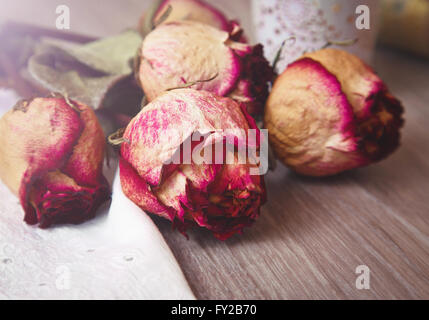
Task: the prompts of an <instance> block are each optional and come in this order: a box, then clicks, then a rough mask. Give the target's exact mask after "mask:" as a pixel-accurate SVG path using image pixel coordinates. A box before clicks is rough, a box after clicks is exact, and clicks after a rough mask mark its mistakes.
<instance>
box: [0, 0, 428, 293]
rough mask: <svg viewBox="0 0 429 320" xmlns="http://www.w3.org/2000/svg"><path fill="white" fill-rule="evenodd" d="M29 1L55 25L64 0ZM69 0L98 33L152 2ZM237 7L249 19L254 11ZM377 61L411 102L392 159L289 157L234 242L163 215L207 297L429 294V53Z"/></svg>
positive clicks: (170, 238)
mask: <svg viewBox="0 0 429 320" xmlns="http://www.w3.org/2000/svg"><path fill="white" fill-rule="evenodd" d="M243 1H245V0H241V2H243ZM23 2H24V1H21V2H20V4H19V6H18V5H15V4H14V2H13V1H8V5H9V6H10V7H12V6H13V10H18V11H19V13H20V14H19V15H16V16H17V17H18V16H19V17H21V20H23V21H24V22H34V23H38V24H41V25H46V26H47V27H52V26H53V23H54V21H55V15H54V12H55V11H54V9H53V8H55V6H56V4H57V1H54V0H45V2H44V7H43V8H40V10H39V7H34V6H30V5H28V6H23V5H22V3H23ZM26 2H27V3H30V2H31V1H29V0H26ZM65 3H66V4H68V5H70V6H71V9H72V14H73V17H74V18H76V17H80V19H79V20H80V21H81V22H80V23H75V21H76V20H73V21H74V22H73V23H74V25H73V28H72V29H73V31H74V32H78V33H79V32H83V31H85V30H86V31H88V30H89V31H91V32H89V31H88V32H87V33H89V34H91V35H97V36H102V35H105V33H106V34H110V33H113V31H115V32H117V31H119V30H121V29H123V28H124V27H126V26H128V25H127V24H130V25H133V24H134V23H135V22H134V21H136V19H137V17H138V16H139V15H140V12H141V11H142V9H143V7H145V6H146V5H147V1H143V0H128V1H126V5H124V4H123V2H122V1H121V2H116V1H111V2H109V6H103V7H100V6H99V4H98V1H89V2H87V1H73V2H72V1H69V0H67V1H65ZM221 3H222V4H224V3H225V6H226V7H228V6H237V7H238V6H239V3H238V2H236V1H234V2H231V1H227V0H225V1H224V0H222V2H221ZM119 6H120V10H119V9H116V8H118V7H119ZM50 7H52V10H51V9H49V10H47V8H50ZM25 8H28V10H24V9H25ZM106 8H110V9H106ZM42 9H43V10H42ZM229 9H231V11H228V10H227V11H228V12H233V13H234V14H237V16H240V14H241V15H242V17H241V20H242V22H243V21H244V22H246V21H245V20H246V19H245V18H246V12H245V11H243V10H236V11H234V10H233V9H235V8H232V7H231V8H229ZM10 10H12V9H10ZM34 10H38V14H34ZM106 10H110V11H109V12H114V14H115V19H111V16H112V15H111V14H106V12H105V11H106ZM18 11H17V12H18ZM39 11H40V12H39ZM4 12H7V10H6V11H4ZM103 12H104V13H103ZM82 15H83V16H82ZM96 15H98V16H97V19H93V18H91V19H89V18H88V17H94V16H96ZM0 16H1V15H0ZM8 16H15V15H13V14H12V15H11V14H9V15H8ZM121 17H122V18H121ZM79 28H80V29H79ZM81 29H82V30H81ZM376 69H377V70H378V72H379V73H380V75H381V76H382V78H383V79H384V80H385V81H386V82H387V84H388V85H389V87H390V88H391V90H392V91H393V92H394V94H395V95H397V96H398V97H399V98H400V99H401V100H402V101H403V103H404V105H405V107H406V125H405V128H404V130H403V140H402V147H401V148H400V149H399V150H398V151H397V152H396V153H395V154H394V155H393V156H392V157H390V158H389V159H387V160H386V161H383V162H382V163H379V164H377V165H373V166H371V167H368V168H363V169H359V170H355V171H352V172H348V173H345V174H342V175H339V176H336V177H332V178H328V179H310V178H303V177H300V176H297V175H296V174H294V173H292V172H290V171H289V170H288V169H286V168H285V167H283V166H282V165H279V166H278V168H277V170H276V171H275V172H271V173H269V174H268V176H267V178H266V184H267V188H268V196H269V202H268V203H267V204H266V205H265V206H264V207H263V210H262V214H261V217H260V219H259V221H258V222H257V223H256V224H255V225H254V226H253V227H252V228H250V229H247V230H246V231H245V233H244V235H243V236H240V237H234V238H232V239H230V240H228V241H226V242H220V241H218V240H216V239H215V238H213V237H212V236H211V235H210V234H209V233H208V232H206V231H204V230H193V231H191V232H190V240H186V239H185V238H184V237H183V236H182V235H181V234H179V233H178V232H176V231H172V230H171V225H170V224H169V223H168V222H167V221H164V220H162V219H159V218H155V221H156V223H157V225H158V226H159V228H160V229H161V231H162V233H163V235H164V237H165V238H166V240H167V242H168V244H169V245H170V246H171V248H172V250H173V252H174V254H175V256H176V258H177V260H178V261H179V263H180V265H181V267H182V269H183V271H184V273H185V275H186V278H187V280H188V281H189V283H190V285H191V287H192V289H193V291H194V293H195V294H196V296H197V297H198V298H200V299H294V298H296V299H303V298H312V299H316V298H333V299H337V298H346V299H355V298H356V299H368V298H371V299H372V298H378V299H382V298H385V299H398V298H413V299H417V298H426V299H429V238H428V236H429V217H428V214H429V204H428V201H429V200H428V198H429V160H428V159H429V61H428V60H426V61H425V60H419V59H418V58H415V57H412V56H408V55H406V54H401V53H397V52H394V51H390V50H386V49H382V50H379V51H378V53H377V59H376ZM359 265H366V266H368V267H369V269H370V272H371V273H370V289H369V290H358V289H356V286H355V281H356V277H357V275H356V274H355V270H356V267H357V266H359Z"/></svg>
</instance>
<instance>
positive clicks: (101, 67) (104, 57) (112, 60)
mask: <svg viewBox="0 0 429 320" xmlns="http://www.w3.org/2000/svg"><path fill="white" fill-rule="evenodd" d="M141 42H142V38H141V36H140V35H139V34H138V33H137V32H136V31H134V30H128V31H125V32H123V33H121V34H119V35H115V36H112V37H107V38H104V39H100V40H97V41H94V42H90V43H87V44H84V45H81V44H76V43H73V42H69V41H63V40H57V39H48V38H45V39H43V43H44V44H45V46H46V45H47V46H52V47H55V48H56V49H59V50H62V51H63V52H64V54H67V55H69V56H71V57H73V58H74V59H76V60H77V61H79V62H80V63H82V64H84V65H86V66H88V67H90V68H92V69H94V70H97V71H100V72H105V73H109V74H129V73H131V72H132V68H131V66H130V60H132V59H133V58H134V56H135V54H136V52H137V50H138V48H139V46H140V44H141Z"/></svg>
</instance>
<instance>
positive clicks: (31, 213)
mask: <svg viewBox="0 0 429 320" xmlns="http://www.w3.org/2000/svg"><path fill="white" fill-rule="evenodd" d="M104 148H105V138H104V134H103V131H102V129H101V127H100V125H99V123H98V121H97V118H96V116H95V114H94V112H93V111H92V110H91V109H90V108H89V107H87V106H85V105H83V104H80V103H78V102H74V101H70V100H68V99H65V98H63V97H59V96H56V97H51V98H35V99H33V100H27V101H24V100H23V101H20V102H18V104H17V105H16V106H15V107H14V108H13V109H12V110H10V111H9V112H8V113H6V114H5V115H4V116H3V117H2V118H1V120H0V178H1V179H2V180H3V182H4V183H5V184H6V185H7V186H8V187H9V189H10V190H11V191H12V192H13V193H14V194H15V195H17V196H18V197H19V200H20V202H21V205H22V207H23V208H24V211H25V217H24V221H25V222H27V223H28V224H31V225H33V224H37V223H39V227H41V228H47V227H49V226H51V225H52V224H57V223H73V224H77V223H81V222H83V221H85V220H87V219H89V218H92V217H94V215H95V212H96V209H97V208H98V207H99V206H100V204H102V203H103V202H104V201H106V200H107V199H108V198H109V196H110V191H109V187H108V184H107V181H106V179H105V178H104V176H103V175H102V162H103V158H104Z"/></svg>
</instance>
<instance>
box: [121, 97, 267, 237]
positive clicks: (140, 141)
mask: <svg viewBox="0 0 429 320" xmlns="http://www.w3.org/2000/svg"><path fill="white" fill-rule="evenodd" d="M249 129H251V130H255V132H258V133H259V129H257V127H256V125H255V122H254V121H253V119H252V118H251V117H250V116H249V115H248V114H247V112H246V111H245V110H244V108H243V107H241V106H240V105H239V104H238V103H236V102H235V101H234V100H232V99H230V98H224V97H219V96H216V95H214V94H212V93H210V92H207V91H197V90H193V89H179V90H172V91H169V92H167V93H164V94H163V95H161V96H159V97H158V98H157V99H155V100H154V101H152V102H151V103H149V104H148V105H147V106H146V107H145V108H144V109H143V110H142V111H141V112H140V113H139V114H138V115H137V116H136V117H135V118H134V119H133V120H132V121H131V122H130V124H129V125H128V127H127V128H126V130H125V133H124V136H123V140H124V142H123V143H122V146H121V159H120V177H121V184H122V188H123V190H124V193H125V195H126V196H127V197H129V198H130V199H131V200H132V201H133V202H135V203H136V204H137V205H138V206H140V207H141V208H142V209H143V210H145V211H146V212H149V213H153V214H156V215H159V216H162V217H164V218H166V219H169V220H171V221H172V222H173V225H174V226H175V227H177V228H178V229H179V230H180V231H181V232H183V233H185V231H186V229H187V228H188V227H190V226H192V225H198V226H200V227H203V228H207V229H209V230H211V231H212V232H213V234H214V235H215V236H216V237H217V238H219V239H222V240H224V239H227V238H228V237H230V236H232V235H234V234H236V233H241V232H242V230H243V228H244V227H248V226H250V225H252V224H253V222H254V221H255V220H256V219H257V217H258V216H259V212H260V207H261V206H262V205H263V204H264V203H265V186H264V179H263V176H261V175H252V171H251V170H252V168H253V169H254V168H255V165H253V164H252V163H250V161H242V162H239V161H236V160H237V159H236V158H237V157H238V153H237V150H235V149H233V150H232V149H231V148H227V149H226V150H227V151H225V153H224V154H223V156H224V158H220V159H221V160H222V159H225V158H226V159H228V158H229V159H234V161H231V162H223V161H213V162H211V161H206V162H202V163H198V162H196V161H195V158H194V157H192V158H191V159H190V160H189V161H188V162H186V161H185V160H184V159H185V158H186V157H187V155H189V154H190V153H192V154H195V153H198V151H200V149H198V145H199V144H194V143H192V144H189V145H188V146H189V149H187V148H186V147H185V145H186V142H189V141H190V138H191V137H194V134H200V135H201V136H203V137H205V139H204V140H203V142H202V143H204V150H207V148H209V149H210V148H212V147H213V146H214V145H218V146H219V144H220V145H221V146H224V145H229V146H231V145H235V143H237V144H240V145H244V146H246V147H247V148H248V149H249V150H255V151H257V149H259V143H251V142H249V141H250V139H248V136H247V134H248V132H249ZM232 131H239V134H238V135H231V132H232ZM193 141H197V140H193ZM185 150H188V151H189V153H185ZM201 150H203V149H201ZM222 150H223V147H222ZM177 152H179V153H180V152H181V156H180V157H179V158H177V159H179V160H180V161H178V162H174V161H171V159H173V158H174V157H175V155H177ZM249 152H250V151H249ZM214 154H215V153H213V155H214ZM249 154H250V153H249ZM209 159H211V158H209Z"/></svg>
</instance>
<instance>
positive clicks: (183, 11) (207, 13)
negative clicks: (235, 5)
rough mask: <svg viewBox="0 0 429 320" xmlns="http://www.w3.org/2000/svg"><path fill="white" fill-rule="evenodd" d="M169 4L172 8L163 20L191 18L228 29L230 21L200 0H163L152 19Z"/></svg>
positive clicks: (160, 13) (158, 16) (160, 14)
mask: <svg viewBox="0 0 429 320" xmlns="http://www.w3.org/2000/svg"><path fill="white" fill-rule="evenodd" d="M168 6H171V8H172V10H171V13H170V14H169V16H168V18H167V19H166V20H165V21H164V22H165V23H166V22H171V21H177V20H191V21H196V22H201V23H205V24H208V25H211V26H213V27H215V28H218V29H221V30H225V31H228V28H229V27H230V23H229V22H228V20H227V19H226V17H225V16H224V15H223V14H222V13H221V12H220V11H219V10H217V9H216V8H214V7H213V6H211V5H209V4H208V3H206V2H204V1H201V0H164V1H163V2H162V3H161V5H160V6H159V8H158V10H157V13H156V15H155V18H154V21H157V20H158V19H159V18H160V17H161V16H162V14H163V13H164V12H165V11H166V10H167V8H168Z"/></svg>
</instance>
